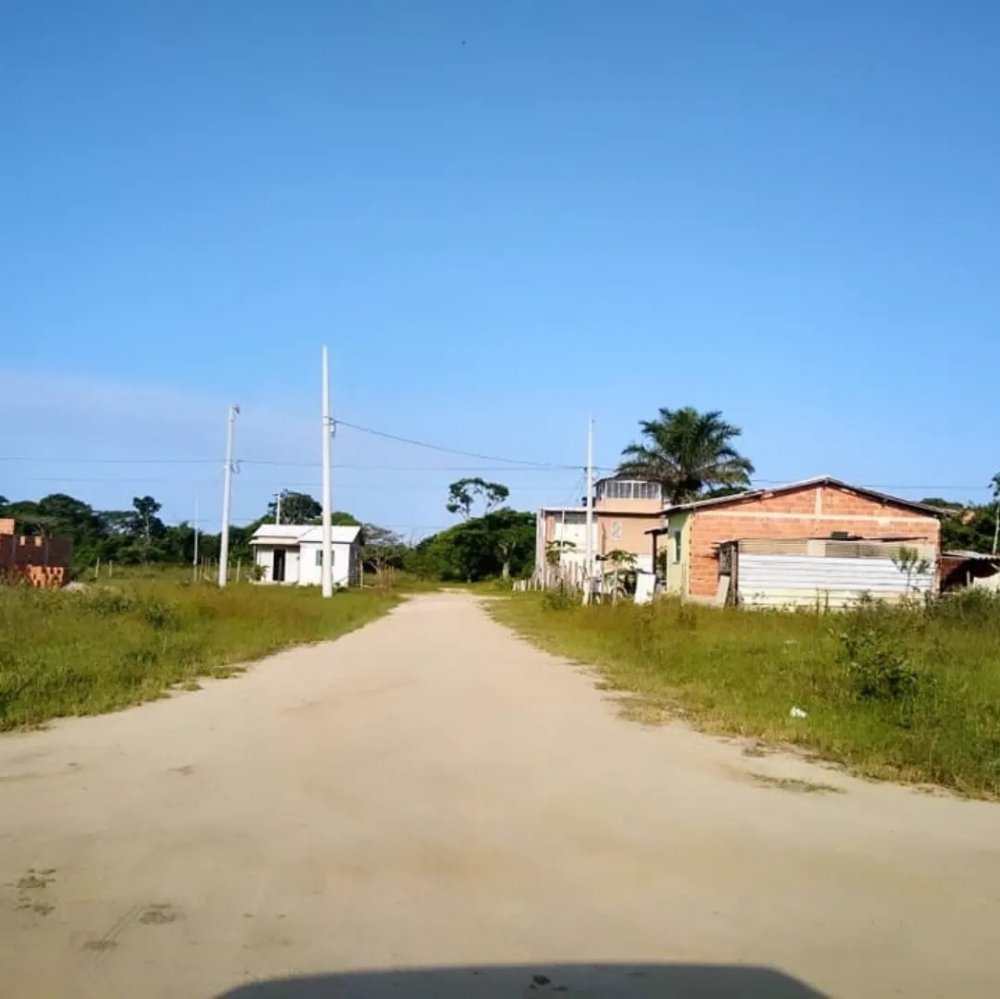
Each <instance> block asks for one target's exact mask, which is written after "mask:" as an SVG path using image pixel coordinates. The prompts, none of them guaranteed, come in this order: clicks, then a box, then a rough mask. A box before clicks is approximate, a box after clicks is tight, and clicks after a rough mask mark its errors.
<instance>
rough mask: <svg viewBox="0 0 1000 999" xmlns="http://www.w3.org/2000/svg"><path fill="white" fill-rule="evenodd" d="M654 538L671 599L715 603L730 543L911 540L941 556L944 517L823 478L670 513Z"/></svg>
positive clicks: (686, 505) (908, 502) (930, 509)
mask: <svg viewBox="0 0 1000 999" xmlns="http://www.w3.org/2000/svg"><path fill="white" fill-rule="evenodd" d="M664 517H665V518H666V526H665V527H661V528H659V529H658V530H657V531H656V532H655V533H654V534H653V540H654V544H656V545H657V546H658V548H659V550H661V551H662V550H663V548H664V547H666V551H667V554H666V563H667V573H666V583H667V592H668V593H675V594H678V595H680V596H683V597H690V598H692V599H704V600H709V599H711V598H713V597H714V596H715V593H716V588H717V586H718V582H719V563H718V549H719V546H720V545H721V544H722V543H723V542H726V541H737V540H740V541H742V540H748V539H761V540H764V539H766V540H779V539H802V538H831V537H850V538H866V539H879V540H895V541H904V540H905V541H910V542H913V543H915V544H917V543H919V544H927V545H932V546H933V547H934V549H935V551H938V552H939V551H940V532H941V524H940V517H941V511H940V510H937V509H936V508H934V507H930V506H926V505H924V504H923V503H916V502H913V501H911V500H906V499H900V498H899V497H896V496H889V495H886V494H885V493H880V492H876V491H875V490H872V489H866V488H865V487H863V486H851V485H848V484H847V483H846V482H841V481H840V480H839V479H834V478H831V477H829V476H823V477H821V478H817V479H808V480H806V481H804V482H793V483H791V484H790V485H787V486H776V487H774V488H773V489H757V490H754V491H752V492H747V493H739V494H737V495H735V496H724V497H720V498H718V499H708V500H699V501H696V502H693V503H683V504H679V505H677V506H672V507H668V508H667V509H666V510H664Z"/></svg>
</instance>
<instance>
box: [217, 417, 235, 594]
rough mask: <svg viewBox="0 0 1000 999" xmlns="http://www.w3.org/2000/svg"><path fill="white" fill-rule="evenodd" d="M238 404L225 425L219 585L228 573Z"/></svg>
mask: <svg viewBox="0 0 1000 999" xmlns="http://www.w3.org/2000/svg"><path fill="white" fill-rule="evenodd" d="M239 411H240V407H239V406H230V407H229V420H228V424H227V426H226V466H225V472H224V477H223V480H222V538H221V541H220V544H219V586H225V585H226V582H227V578H226V577H227V576H228V575H229V572H228V570H229V505H230V500H231V499H232V492H233V424H234V423H235V422H236V414H237V413H239Z"/></svg>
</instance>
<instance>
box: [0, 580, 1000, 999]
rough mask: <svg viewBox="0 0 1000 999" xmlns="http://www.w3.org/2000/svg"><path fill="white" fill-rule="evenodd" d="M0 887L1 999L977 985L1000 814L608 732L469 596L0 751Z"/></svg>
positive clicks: (582, 700)
mask: <svg viewBox="0 0 1000 999" xmlns="http://www.w3.org/2000/svg"><path fill="white" fill-rule="evenodd" d="M754 775H757V776H754ZM789 779H794V780H799V781H805V782H808V783H807V784H805V785H800V784H795V783H794V781H789ZM815 784H824V785H831V786H834V787H836V788H837V789H838V790H837V791H823V790H816V789H812V785H815ZM796 788H798V790H796ZM0 882H3V884H2V887H0V995H3V996H4V997H5V999H13V997H22V996H23V997H32V999H37V997H48V996H60V997H62V996H95V997H97V996H99V997H109V996H110V997H118V996H128V997H131V996H142V997H144V999H153V997H158V996H183V997H191V996H193V997H201V996H206V997H207V996H218V995H223V994H227V993H229V992H230V991H232V993H233V995H237V996H242V997H245V999H261V997H265V996H283V997H293V996H294V997H298V996H302V997H305V996H321V995H337V996H341V995H344V996H348V995H350V996H354V995H358V996H370V995H371V996H373V995H393V996H401V995H408V994H418V993H419V994H420V995H426V996H456V997H457V996H476V995H497V996H521V995H525V996H528V995H531V996H535V995H538V996H541V995H545V994H548V993H550V992H556V991H558V992H560V994H562V992H564V991H565V992H566V993H567V994H569V995H570V996H572V995H621V996H639V995H642V996H646V995H648V996H653V995H669V994H676V995H684V996H690V995H699V996H700V995H706V996H707V995H753V994H758V995H768V996H778V995H787V996H807V995H811V994H815V992H820V993H829V994H834V995H840V996H852V997H854V996H892V995H901V996H907V997H909V996H936V995H940V996H949V997H952V996H963V997H969V996H991V997H992V996H996V995H998V994H1000V956H998V951H997V928H998V927H1000V806H996V805H990V804H985V803H981V802H966V801H960V800H957V799H954V798H951V797H946V796H933V795H928V794H922V793H920V792H918V791H915V790H913V789H908V788H902V787H896V786H892V785H883V784H874V783H867V782H862V781H857V780H853V779H851V778H848V777H846V776H844V775H842V774H840V773H838V772H836V771H831V770H828V769H821V768H819V767H816V766H813V765H810V764H808V763H805V762H803V761H801V760H797V759H794V758H791V757H785V756H768V757H763V758H755V757H750V756H746V755H744V753H743V751H742V747H741V745H740V744H739V743H738V742H735V741H724V740H719V739H715V738H711V737H708V736H704V735H699V734H697V733H694V732H692V731H690V730H689V729H687V728H685V727H684V726H682V725H668V726H664V727H660V728H644V727H642V726H639V725H637V724H635V723H631V722H626V721H624V720H622V719H621V718H619V717H618V715H617V712H616V708H615V705H614V704H613V703H612V702H611V701H610V700H609V699H608V698H607V696H606V695H605V694H603V693H602V692H601V691H600V690H598V689H597V688H596V686H595V683H594V679H593V678H592V677H591V676H588V675H587V673H586V672H585V671H584V670H582V669H581V668H579V667H573V666H571V665H569V664H567V663H565V662H562V661H560V660H558V659H556V658H553V657H552V656H549V655H547V654H544V653H542V652H540V651H537V650H535V649H534V648H532V647H531V646H529V645H528V644H526V643H525V642H523V641H521V640H519V639H517V638H516V637H514V636H513V635H512V634H511V633H510V632H509V631H507V630H506V629H504V628H503V627H501V626H500V625H498V624H496V623H494V622H493V621H492V620H491V619H490V618H489V617H488V616H487V614H486V613H485V612H484V610H483V609H482V606H481V605H480V604H479V603H478V602H477V601H476V600H474V599H473V598H471V597H469V596H465V595H461V594H435V595H428V596H421V597H417V598H415V599H413V600H411V601H409V602H408V603H406V604H404V605H403V606H401V607H400V608H398V609H397V610H396V611H394V612H393V613H392V614H391V615H389V616H388V617H387V618H384V619H382V620H380V621H378V622H376V623H375V624H372V625H370V626H368V627H367V628H365V629H363V630H361V631H358V632H355V633H353V634H351V635H348V636H346V637H344V638H342V639H340V640H339V641H336V642H331V643H326V644H323V645H317V646H313V647H310V648H302V649H297V650H292V651H289V652H286V653H283V654H281V655H278V656H275V657H273V658H271V659H268V660H266V661H264V662H261V663H260V664H258V665H256V666H255V667H253V668H252V669H251V670H250V671H249V672H247V673H246V674H245V675H243V676H241V677H238V678H235V679H229V680H222V681H214V682H212V683H210V684H208V685H206V687H205V688H204V689H203V690H201V691H198V692H194V693H184V694H179V695H177V696H175V697H172V698H170V699H168V700H163V701H159V702H156V703H153V704H149V705H146V706H143V707H139V708H133V709H130V710H128V711H123V712H121V713H118V714H114V715H109V716H104V717H99V718H86V719H71V720H67V721H63V722H59V723H56V724H55V725H53V726H52V728H51V729H49V730H47V731H40V732H32V733H25V734H14V735H8V736H4V737H0ZM402 969H425V970H422V971H416V970H413V971H405V970H402ZM348 972H351V973H352V974H347V973H348ZM361 972H363V973H361ZM289 978H294V979H295V981H284V982H277V983H276V980H279V979H289ZM254 983H256V984H254ZM812 990H815V992H814V991H812Z"/></svg>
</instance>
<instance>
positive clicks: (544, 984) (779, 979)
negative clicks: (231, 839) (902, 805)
mask: <svg viewBox="0 0 1000 999" xmlns="http://www.w3.org/2000/svg"><path fill="white" fill-rule="evenodd" d="M563 995H565V996H567V999H571V997H572V996H578V997H581V996H592V997H610V999H653V997H659V996H678V997H683V999H722V997H725V999H735V997H740V999H764V997H766V999H815V997H817V996H822V993H820V992H817V991H815V990H814V989H812V988H810V987H809V986H808V985H805V984H803V983H802V982H800V981H797V980H796V979H794V978H790V977H789V976H788V975H785V974H783V973H782V972H780V971H774V970H773V969H771V968H755V967H751V966H741V965H718V964H593V965H588V964H552V965H542V964H539V965H520V966H518V965H514V966H508V967H476V966H470V967H465V968H421V969H414V970H398V971H348V972H343V973H341V974H329V975H313V976H309V977H303V978H281V979H272V980H270V981H262V982H255V983H253V984H249V985H242V986H240V987H238V988H235V989H233V990H232V991H230V992H226V993H224V994H223V995H222V996H220V997H219V999H326V997H332V996H335V997H337V999H370V997H375V999H382V997H388V996H395V997H397V999H404V997H410V996H413V997H417V999H459V997H473V996H486V997H492V996H495V997H498V999H499V997H503V999H508V997H515V996H516V997H525V999H545V997H550V999H556V997H557V996H563Z"/></svg>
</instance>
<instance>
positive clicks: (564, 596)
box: [542, 586, 580, 611]
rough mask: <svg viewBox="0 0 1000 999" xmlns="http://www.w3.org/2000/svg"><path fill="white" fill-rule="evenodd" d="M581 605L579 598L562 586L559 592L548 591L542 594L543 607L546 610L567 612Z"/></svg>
mask: <svg viewBox="0 0 1000 999" xmlns="http://www.w3.org/2000/svg"><path fill="white" fill-rule="evenodd" d="M579 605H580V599H579V597H576V596H574V595H573V594H572V593H570V592H569V591H567V590H566V589H565V588H564V587H562V586H560V587H559V589H558V590H546V591H545V592H544V593H543V594H542V606H543V607H544V608H545V609H546V610H554V611H565V610H570V609H571V608H573V607H578V606H579Z"/></svg>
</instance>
